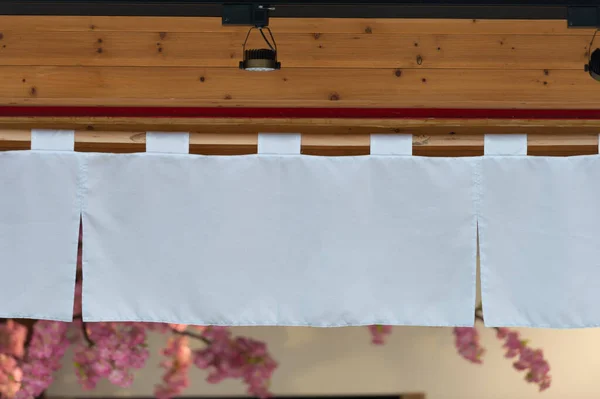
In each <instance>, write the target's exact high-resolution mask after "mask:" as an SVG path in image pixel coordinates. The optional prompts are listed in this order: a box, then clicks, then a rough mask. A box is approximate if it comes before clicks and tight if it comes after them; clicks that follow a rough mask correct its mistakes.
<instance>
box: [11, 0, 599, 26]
mask: <svg viewBox="0 0 600 399" xmlns="http://www.w3.org/2000/svg"><path fill="white" fill-rule="evenodd" d="M230 3H235V4H265V5H271V6H274V7H275V10H274V11H272V12H271V13H270V16H271V17H294V18H309V17H313V18H467V19H529V20H532V19H564V20H567V19H568V18H569V15H570V13H571V11H569V10H570V9H571V10H575V14H576V19H577V20H581V18H584V19H585V20H586V21H585V23H587V24H589V23H592V24H594V23H595V22H597V20H598V14H599V13H600V11H598V10H600V0H375V1H367V0H362V1H356V0H343V1H342V0H326V1H323V0H269V1H266V2H264V3H263V2H259V1H255V0H254V1H248V0H237V1H232V2H228V1H223V0H218V1H217V0H0V15H79V16H172V17H174V16H177V17H220V16H221V15H222V6H223V5H224V4H230ZM592 14H593V15H592ZM590 21H591V22H590ZM575 25H579V26H580V25H581V24H575Z"/></svg>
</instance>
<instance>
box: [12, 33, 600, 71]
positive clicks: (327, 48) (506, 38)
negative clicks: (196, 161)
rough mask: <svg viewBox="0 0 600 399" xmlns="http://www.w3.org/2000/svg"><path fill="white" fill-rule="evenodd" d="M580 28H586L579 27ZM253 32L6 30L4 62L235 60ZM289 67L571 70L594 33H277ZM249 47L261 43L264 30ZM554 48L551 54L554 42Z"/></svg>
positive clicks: (582, 59) (220, 63) (210, 63)
mask: <svg viewBox="0 0 600 399" xmlns="http://www.w3.org/2000/svg"><path fill="white" fill-rule="evenodd" d="M578 32H579V31H578ZM245 36H246V31H245V30H244V31H238V32H218V33H216V32H215V33H213V32H195V33H187V32H183V33H182V32H175V33H173V32H96V31H92V32H52V33H48V32H35V31H31V32H20V31H19V32H11V31H8V32H4V33H3V38H2V40H0V65H3V66H19V65H25V66H38V65H48V66H70V65H79V66H126V67H197V66H202V67H236V66H237V63H238V61H239V60H241V59H242V43H243V42H244V38H245ZM276 39H277V43H278V49H279V58H280V59H281V61H282V62H283V65H284V67H285V68H286V69H288V68H363V69H371V68H417V69H432V68H433V69H439V68H463V69H537V70H544V69H547V70H554V69H572V70H577V71H578V72H581V70H582V68H583V65H584V64H585V63H586V60H587V57H588V50H589V49H588V46H589V43H590V36H589V35H586V34H580V35H574V34H571V35H560V36H559V35H552V36H550V35H515V34H502V35H497V34H488V35H464V34H443V35H442V34H367V33H354V34H351V33H344V34H342V33H301V34H299V33H276ZM248 45H249V46H253V45H256V46H262V45H263V42H262V39H261V38H260V35H258V33H255V35H254V36H251V38H250V41H249V43H248ZM550 47H551V54H549V49H550Z"/></svg>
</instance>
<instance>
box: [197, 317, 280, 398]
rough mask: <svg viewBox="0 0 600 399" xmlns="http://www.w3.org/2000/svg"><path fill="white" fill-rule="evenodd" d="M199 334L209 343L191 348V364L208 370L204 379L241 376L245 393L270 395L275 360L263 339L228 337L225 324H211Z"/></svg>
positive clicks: (229, 335) (211, 379) (213, 380)
mask: <svg viewBox="0 0 600 399" xmlns="http://www.w3.org/2000/svg"><path fill="white" fill-rule="evenodd" d="M202 336H203V337H204V339H205V340H206V341H208V344H207V346H206V348H205V349H201V350H197V351H194V355H193V356H194V364H196V366H198V367H199V368H201V369H208V370H209V374H208V377H207V379H206V380H207V381H208V382H209V383H213V384H216V383H218V382H220V381H222V380H224V379H226V378H240V379H242V380H243V381H244V383H246V384H247V385H248V394H250V395H252V396H256V397H259V398H267V397H270V396H271V394H270V392H269V386H270V380H271V376H272V374H273V372H274V371H275V369H276V368H277V362H276V361H275V360H273V358H271V356H270V355H269V353H268V352H267V346H266V345H265V343H264V342H260V341H256V340H253V339H251V338H246V337H236V338H232V337H231V331H229V329H228V328H227V327H216V326H211V327H207V328H206V329H204V331H203V333H202Z"/></svg>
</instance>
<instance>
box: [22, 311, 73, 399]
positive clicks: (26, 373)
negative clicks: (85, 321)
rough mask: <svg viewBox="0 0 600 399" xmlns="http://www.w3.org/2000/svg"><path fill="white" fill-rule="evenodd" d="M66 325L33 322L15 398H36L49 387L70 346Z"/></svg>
mask: <svg viewBox="0 0 600 399" xmlns="http://www.w3.org/2000/svg"><path fill="white" fill-rule="evenodd" d="M68 326H69V324H68V323H63V322H57V321H47V320H39V321H38V322H36V323H35V325H34V326H33V335H32V337H31V342H29V345H28V347H27V353H26V355H25V357H24V359H23V363H22V365H21V369H22V373H23V376H22V379H21V389H20V390H19V391H18V392H17V394H16V395H15V398H16V399H31V398H34V397H36V396H39V395H41V394H42V392H44V391H45V390H46V389H48V387H49V386H50V384H52V381H54V377H53V374H54V372H55V371H56V370H58V369H59V368H60V367H61V363H60V361H61V359H62V357H63V356H64V354H65V352H66V350H67V348H68V346H69V340H68V338H67V329H68Z"/></svg>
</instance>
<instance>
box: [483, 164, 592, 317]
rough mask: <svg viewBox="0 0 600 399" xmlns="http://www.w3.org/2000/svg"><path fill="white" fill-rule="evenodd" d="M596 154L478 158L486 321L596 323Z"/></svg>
mask: <svg viewBox="0 0 600 399" xmlns="http://www.w3.org/2000/svg"><path fill="white" fill-rule="evenodd" d="M599 182H600V157H598V156H582V157H567V158H562V157H560V158H559V157H557V158H553V157H502V156H494V157H484V160H483V171H482V183H483V184H482V199H481V214H480V219H479V231H480V253H481V283H482V296H483V307H484V314H485V321H486V325H488V326H526V327H550V328H577V327H596V326H599V325H600V308H599V307H598V304H599V303H600V290H599V289H598V283H599V282H600V267H599V262H600V261H599V260H600V245H598V243H599V242H600V207H599V206H598V199H599V198H600V185H599Z"/></svg>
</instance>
